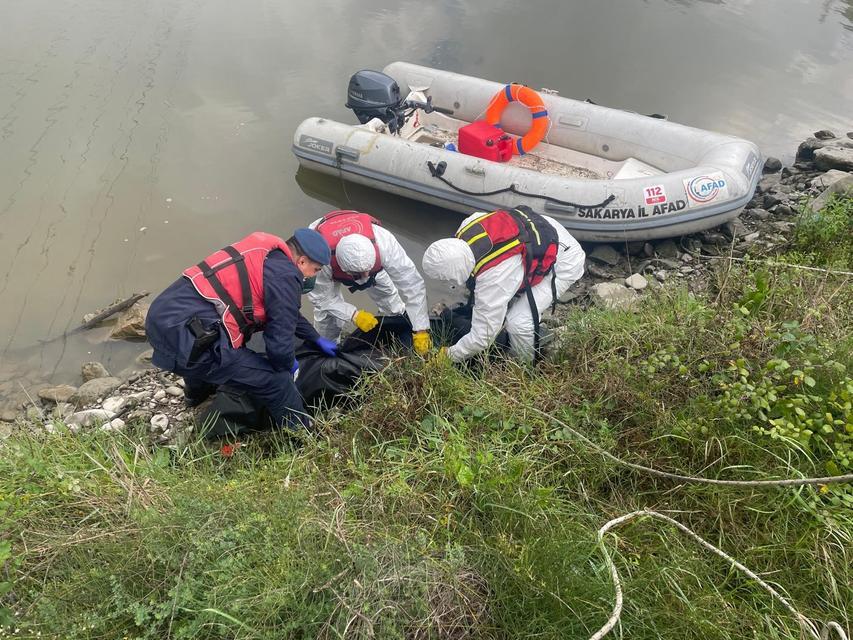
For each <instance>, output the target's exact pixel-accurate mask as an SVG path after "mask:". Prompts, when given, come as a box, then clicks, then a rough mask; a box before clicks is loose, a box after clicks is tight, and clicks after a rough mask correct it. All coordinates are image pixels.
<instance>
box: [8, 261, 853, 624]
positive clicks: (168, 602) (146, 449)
mask: <svg viewBox="0 0 853 640" xmlns="http://www.w3.org/2000/svg"><path fill="white" fill-rule="evenodd" d="M852 294H853V287H851V285H850V281H849V279H848V278H846V277H844V276H837V275H830V274H826V273H821V272H811V271H797V270H791V269H785V268H782V267H775V266H771V267H767V268H763V269H748V268H746V267H742V266H738V265H729V264H727V263H726V264H724V266H722V267H721V268H720V271H719V272H718V274H717V278H716V281H715V286H714V287H713V288H712V290H711V291H710V293H709V296H708V297H707V298H699V297H695V296H693V295H691V294H689V293H687V292H686V291H684V290H681V289H673V290H664V291H661V292H659V293H656V294H654V295H649V296H647V297H646V299H645V301H644V303H643V304H642V305H641V307H640V308H639V310H638V311H636V312H620V311H613V310H603V309H592V310H587V311H582V310H572V311H569V312H567V313H566V314H565V316H564V317H563V318H562V322H561V327H560V328H559V330H558V341H557V347H556V350H555V353H554V354H553V356H552V357H551V358H550V359H549V360H548V361H547V362H545V363H543V364H542V365H541V366H540V367H537V368H535V369H533V368H528V367H523V366H520V365H517V364H513V363H511V362H503V361H497V362H492V363H489V364H484V365H483V366H481V367H477V368H471V369H467V370H462V369H458V368H455V367H453V366H449V365H442V364H435V363H430V362H424V361H422V360H420V359H417V358H414V357H412V358H401V359H397V360H395V361H394V363H393V364H392V365H391V366H390V367H388V368H387V369H386V370H385V371H383V372H382V373H381V374H379V375H376V376H374V377H372V378H370V379H366V380H364V381H363V382H362V383H361V384H360V385H359V386H358V387H357V389H356V390H355V391H354V392H353V394H352V397H351V398H350V402H349V403H348V404H347V409H346V410H343V409H341V408H329V409H327V410H325V411H324V412H323V413H322V414H321V415H320V417H319V420H318V423H317V425H316V429H315V431H314V432H312V433H311V434H306V435H304V436H301V437H299V438H298V439H296V440H294V439H292V438H284V437H282V436H281V435H277V434H270V435H267V436H260V437H253V438H251V439H249V440H246V441H245V442H243V443H242V445H241V446H240V447H239V448H234V449H233V450H229V453H230V454H231V455H229V456H227V457H226V456H223V455H222V453H221V451H220V449H219V446H218V445H215V446H211V445H210V444H205V443H203V442H190V443H186V444H185V445H182V446H180V447H176V448H173V449H163V448H160V449H157V448H151V447H150V446H148V445H147V444H145V443H144V442H145V441H144V439H143V438H141V437H137V436H135V435H133V433H132V432H130V433H128V434H113V433H99V432H93V433H88V434H83V435H80V436H76V437H72V436H70V435H68V434H67V433H62V432H60V433H59V434H56V435H30V436H27V435H17V436H15V437H13V438H12V439H10V440H8V441H6V443H5V444H4V445H3V446H2V449H0V518H2V521H0V531H2V535H0V564H2V565H3V567H4V572H3V573H2V574H0V598H2V601H1V602H2V606H3V610H2V616H4V617H3V618H2V619H0V623H8V624H9V625H11V626H9V627H8V628H7V631H6V632H5V633H6V635H8V636H10V637H42V638H92V639H94V638H98V639H106V638H110V639H112V638H138V639H143V638H145V639H149V638H150V639H154V638H157V639H162V638H176V639H177V638H186V639H188V638H193V639H199V638H201V639H214V638H217V639H219V638H222V639H224V638H239V639H241V640H244V639H250V638H251V639H262V638H263V639H267V638H269V639H273V638H274V639H281V638H413V639H426V638H442V639H444V638H449V639H462V638H554V639H556V638H561V639H562V638H587V637H589V635H590V634H591V633H592V632H594V631H595V630H597V629H598V628H599V627H600V626H601V624H603V622H604V621H605V620H606V619H607V616H608V615H609V613H610V609H611V607H612V593H613V592H612V585H611V582H610V577H609V574H608V573H607V570H606V568H605V566H604V564H603V560H602V557H601V555H600V552H599V551H598V549H597V548H596V545H595V536H596V531H597V529H598V528H599V527H600V526H601V525H602V524H603V523H604V522H606V521H607V520H609V519H610V518H612V517H614V516H617V515H620V514H623V513H625V512H627V511H632V510H636V509H640V508H644V507H648V508H653V509H656V510H660V511H665V512H667V513H670V514H671V515H673V516H674V517H675V518H677V519H678V520H680V521H682V522H684V523H685V524H687V525H688V526H690V527H692V528H693V529H694V530H695V531H696V532H697V533H699V534H700V535H702V536H703V537H705V538H706V539H708V540H711V541H712V542H714V543H715V544H717V545H718V546H720V547H721V548H722V549H724V550H725V551H727V552H729V553H731V554H733V555H734V556H735V557H737V558H738V559H739V560H740V561H741V562H743V563H745V564H746V565H747V566H749V567H750V568H752V569H754V570H755V571H757V572H758V573H759V574H760V575H762V576H763V577H765V579H768V580H770V581H771V582H772V583H773V584H774V586H776V587H777V588H778V589H779V590H780V591H782V593H784V594H786V595H787V597H788V598H789V599H790V600H791V601H792V602H793V603H794V605H795V606H796V607H798V608H799V609H800V610H801V611H803V613H805V614H806V615H809V616H811V617H814V618H815V619H818V620H825V619H835V620H837V621H838V622H840V623H841V624H842V626H844V627H845V628H847V629H848V631H849V629H850V625H851V620H850V614H849V612H850V611H853V568H851V567H853V558H851V548H853V546H851V536H853V499H851V495H852V494H851V492H850V489H849V488H845V487H843V486H841V485H830V486H824V487H802V488H798V489H793V490H792V489H764V490H751V489H735V488H726V487H723V488H721V487H709V486H679V485H677V484H674V483H672V482H670V481H666V480H662V479H659V478H654V477H648V476H643V475H639V474H637V473H635V472H633V471H630V470H626V469H625V468H623V467H619V466H616V465H614V464H613V463H611V462H609V461H607V460H605V459H603V458H602V457H601V456H600V455H599V454H597V453H595V452H593V451H590V450H588V449H587V448H586V447H585V446H584V445H582V444H581V443H579V442H578V441H577V440H576V439H575V438H574V437H573V436H572V434H571V433H570V432H567V431H566V430H565V429H563V428H562V427H560V426H559V425H558V424H556V423H554V422H552V421H549V420H547V419H544V418H542V417H541V416H539V415H538V414H535V413H534V412H532V411H530V410H529V407H536V408H538V409H541V410H542V411H545V412H547V413H549V414H551V415H553V416H555V417H558V418H559V419H560V420H562V421H563V422H565V423H566V424H569V425H571V426H572V427H573V428H575V429H578V430H580V431H582V432H583V433H584V434H585V435H587V436H588V437H589V438H591V439H592V440H594V441H595V442H597V443H598V444H600V445H601V446H603V447H605V448H606V449H608V450H610V451H612V452H613V453H615V454H616V455H618V456H621V457H623V458H625V459H629V460H631V461H633V462H639V463H642V464H646V465H650V466H654V467H657V468H660V469H665V470H670V471H676V472H680V473H686V474H690V475H703V476H707V477H717V478H740V479H757V478H772V477H779V478H781V477H796V476H803V475H809V476H811V475H827V474H832V473H841V472H850V470H851V452H850V451H851V450H850V447H851V444H853V424H851V415H850V414H851V392H853V389H851V384H853V383H851V373H850V367H851V366H853V362H851V357H850V354H851V349H850V347H851V314H850V313H849V308H850V302H851V295H852ZM490 385H495V386H496V387H498V388H500V389H502V390H504V391H505V392H507V393H508V397H504V396H502V395H500V394H499V393H497V392H495V391H494V389H493V388H492V387H491V386H490ZM608 545H609V547H610V548H611V549H612V550H613V551H614V556H615V558H616V561H617V562H618V563H619V566H620V572H621V574H622V577H623V580H624V581H625V596H626V607H625V611H624V613H623V615H622V619H621V633H622V634H623V635H624V636H625V637H630V638H648V639H652V638H672V639H679V640H685V639H696V640H699V639H703V640H705V639H712V638H713V639H717V638H719V639H732V640H733V639H735V638H737V639H738V640H740V639H742V638H780V639H781V638H799V637H801V632H800V629H799V627H798V625H797V623H796V621H795V620H793V619H792V618H791V617H790V615H788V614H787V613H786V612H785V611H784V609H782V608H781V607H780V606H779V605H778V604H777V603H775V602H774V601H772V600H770V599H769V598H768V597H767V595H766V593H765V592H764V591H762V590H761V589H760V588H759V587H757V586H756V585H755V584H753V583H752V582H751V581H750V580H749V579H748V578H746V577H745V576H743V575H741V574H739V573H737V572H735V571H733V570H732V569H731V568H730V567H729V566H728V565H727V564H726V563H725V562H723V561H721V560H720V559H718V558H716V557H715V556H712V555H709V554H708V553H707V552H705V551H704V550H702V549H701V548H699V547H697V546H696V545H695V544H694V543H693V542H691V541H689V540H686V539H685V538H684V537H683V536H681V535H680V534H679V533H678V532H677V531H674V530H669V529H667V528H666V526H665V525H664V524H661V523H658V522H651V521H643V522H636V523H634V524H631V525H628V526H626V527H624V528H623V529H620V530H619V531H618V538H617V537H611V538H610V539H609V540H608Z"/></svg>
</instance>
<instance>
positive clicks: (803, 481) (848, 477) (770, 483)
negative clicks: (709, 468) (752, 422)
mask: <svg viewBox="0 0 853 640" xmlns="http://www.w3.org/2000/svg"><path fill="white" fill-rule="evenodd" d="M483 384H485V385H486V386H488V387H491V388H492V389H494V390H495V391H497V392H498V393H499V394H501V395H502V396H504V397H505V398H507V399H509V400H510V401H511V402H514V403H516V404H520V403H519V401H518V400H516V399H515V398H513V397H512V396H510V395H509V394H507V393H506V392H505V391H502V390H501V389H499V388H497V387H496V386H495V385H493V384H492V383H491V382H486V381H483ZM526 408H527V409H530V410H531V411H533V412H535V413H538V414H539V415H541V416H543V417H544V418H546V419H548V420H551V421H552V422H554V423H555V424H558V425H560V426H561V427H563V428H564V429H566V430H567V431H569V432H570V433H572V434H573V435H574V436H575V437H577V438H578V439H579V440H580V441H581V442H583V443H584V444H586V445H587V446H588V447H590V448H591V449H593V450H595V451H597V452H598V453H600V454H601V455H602V456H604V457H605V458H607V459H608V460H610V461H611V462H615V463H616V464H618V465H620V466H622V467H627V468H628V469H632V470H634V471H640V472H641V473H647V474H649V475H653V476H657V477H659V478H668V479H670V480H678V481H679V482H685V483H687V484H711V485H724V486H734V487H801V486H804V485H821V484H841V483H853V473H847V474H844V475H839V476H827V477H824V478H785V479H781V480H718V479H716V478H699V477H694V476H684V475H681V474H678V473H670V472H669V471H661V470H660V469H653V468H651V467H646V466H644V465H641V464H636V463H633V462H628V461H627V460H623V459H622V458H617V457H616V456H615V455H613V454H612V453H610V452H609V451H607V450H606V449H604V448H603V447H601V446H599V445H597V444H595V443H594V442H593V441H592V440H590V439H589V438H587V437H586V436H585V435H583V434H582V433H581V432H580V431H578V430H577V429H573V428H572V427H570V426H569V425H567V424H566V423H565V422H563V421H562V420H560V419H558V418H555V417H554V416H552V415H550V414H549V413H546V412H545V411H542V410H541V409H537V408H536V407H533V406H527V405H526Z"/></svg>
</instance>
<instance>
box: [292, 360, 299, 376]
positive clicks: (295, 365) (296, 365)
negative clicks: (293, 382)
mask: <svg viewBox="0 0 853 640" xmlns="http://www.w3.org/2000/svg"><path fill="white" fill-rule="evenodd" d="M298 371H299V360H297V359H296V358H294V359H293V366H292V367H290V375H292V376H293V377H294V378H295V377H296V373H297V372H298Z"/></svg>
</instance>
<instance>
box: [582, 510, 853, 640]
mask: <svg viewBox="0 0 853 640" xmlns="http://www.w3.org/2000/svg"><path fill="white" fill-rule="evenodd" d="M641 517H652V518H658V519H660V520H663V521H664V522H668V523H669V524H671V525H673V526H675V527H677V528H678V529H680V530H681V531H682V532H683V533H686V534H687V535H688V536H690V537H691V538H693V540H695V541H696V542H697V543H698V544H700V545H701V546H703V547H705V548H706V549H708V550H709V551H711V552H712V553H714V554H716V555H718V556H719V557H721V558H723V559H724V560H726V561H727V562H729V563H730V564H731V565H732V566H733V567H734V568H736V569H738V570H740V571H742V572H743V573H745V574H746V575H748V576H749V577H750V578H752V579H753V580H755V581H756V582H757V583H758V584H759V585H760V586H761V587H762V588H763V589H764V590H765V591H767V593H769V594H770V595H771V596H773V597H774V598H775V599H776V600H778V601H779V602H780V603H781V604H782V606H784V607H785V609H787V610H788V611H789V612H790V613H791V615H793V616H794V618H796V620H797V622H798V623H799V624H800V627H801V628H802V629H803V631H805V632H806V633H808V635H810V636H811V637H812V638H814V640H830V635H832V634H833V632H834V636H835V637H836V638H838V639H839V640H848V637H847V634H846V633H845V632H844V629H843V628H842V627H841V625H840V624H838V623H837V622H834V621H829V622H827V623H825V624H824V625H823V629H822V630H821V631H820V633H818V627H817V625H816V624H815V623H814V622H813V621H812V620H810V619H809V618H808V617H806V616H805V615H803V614H802V613H800V612H799V611H797V610H796V609H795V608H794V606H793V605H792V604H791V603H790V602H788V600H786V599H785V598H784V597H783V596H782V595H781V594H780V593H779V592H778V591H776V590H775V589H774V588H773V587H771V586H770V585H769V584H768V583H767V582H765V581H764V580H762V579H761V578H760V577H759V576H758V575H757V574H756V573H755V572H754V571H751V570H750V569H749V568H747V567H746V566H744V565H743V564H741V563H740V562H738V561H737V560H735V559H734V558H733V557H732V556H730V555H729V554H727V553H726V552H725V551H723V550H722V549H720V548H718V547H715V546H714V545H712V544H711V543H710V542H708V541H707V540H705V539H704V538H702V537H701V536H700V535H699V534H698V533H696V532H695V531H693V530H692V529H690V528H689V527H687V526H686V525H684V524H682V523H680V522H678V521H677V520H674V519H673V518H670V517H669V516H667V515H664V514H662V513H658V512H657V511H651V510H649V509H643V510H642V511H633V512H631V513H628V514H625V515H623V516H619V517H618V518H613V519H612V520H610V521H608V522H607V523H605V525H604V526H603V527H601V528H600V529H599V530H598V546H599V548H600V549H601V553H602V555H603V556H604V561H605V563H606V564H607V568H608V569H609V570H610V578H611V580H612V581H613V590H614V591H615V592H616V600H615V603H614V605H613V611H612V613H611V614H610V617H609V618H608V619H607V622H605V623H604V626H602V627H601V628H600V629H599V630H598V631H596V632H595V633H594V634H592V635H591V636H590V638H589V640H601V638H603V637H604V636H606V635H607V634H608V633H610V631H612V630H613V627H615V626H616V624H618V622H619V617H620V616H621V614H622V604H623V602H624V596H623V593H622V581H621V579H620V578H619V572H618V571H617V570H616V564H615V563H614V562H613V559H612V558H611V557H610V552H609V551H608V550H607V547H606V546H605V544H604V534H606V533H607V532H608V531H609V530H610V529H613V528H615V527H618V526H621V525H623V524H625V523H626V522H628V521H629V520H633V519H634V518H641Z"/></svg>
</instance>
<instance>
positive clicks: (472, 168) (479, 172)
mask: <svg viewBox="0 0 853 640" xmlns="http://www.w3.org/2000/svg"><path fill="white" fill-rule="evenodd" d="M465 171H467V172H468V173H473V174H474V175H475V176H484V175H486V170H485V169H484V168H483V167H481V166H480V165H478V164H472V165H468V166H467V167H465Z"/></svg>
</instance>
